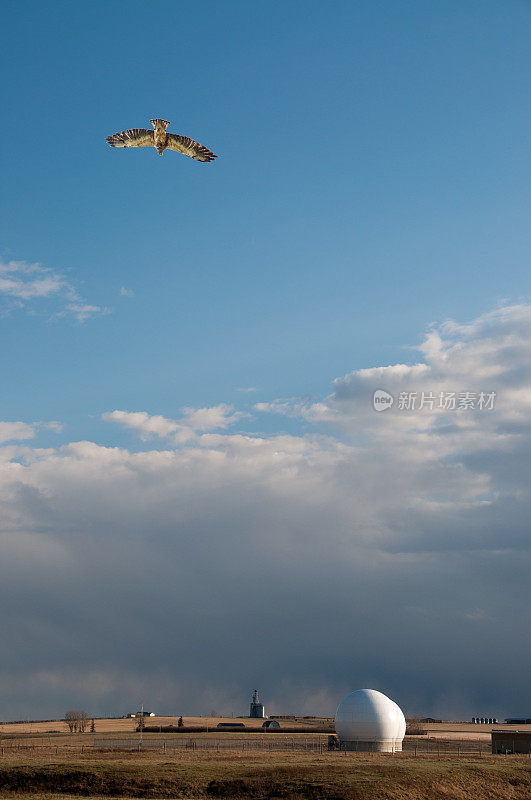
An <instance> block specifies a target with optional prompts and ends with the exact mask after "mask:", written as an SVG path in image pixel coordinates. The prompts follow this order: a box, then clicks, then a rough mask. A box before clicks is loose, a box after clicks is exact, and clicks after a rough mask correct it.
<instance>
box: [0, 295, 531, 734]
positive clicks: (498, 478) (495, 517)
mask: <svg viewBox="0 0 531 800" xmlns="http://www.w3.org/2000/svg"><path fill="white" fill-rule="evenodd" d="M530 317H531V309H529V308H526V307H514V308H513V309H512V310H511V309H504V310H499V311H497V312H493V314H491V315H486V316H485V317H483V318H480V319H479V320H476V321H475V322H474V323H472V324H471V325H469V326H457V325H451V324H448V325H447V326H446V327H444V326H443V328H442V329H441V330H439V331H431V332H430V334H429V336H428V337H427V339H426V341H425V342H424V344H423V345H422V353H423V358H424V362H423V363H422V364H421V365H419V366H417V367H413V368H412V367H408V366H407V365H399V366H393V367H384V368H375V369H374V370H363V371H361V372H357V373H353V374H351V375H349V376H347V377H346V378H343V379H339V380H337V381H335V384H334V392H333V394H332V395H331V396H330V397H329V398H328V399H327V400H326V401H323V402H322V403H319V404H313V405H312V404H311V403H309V402H307V401H304V402H301V403H298V404H293V403H290V402H287V401H282V403H276V404H275V403H272V404H266V403H261V404H260V409H259V410H260V411H267V410H271V411H275V412H276V413H279V412H280V413H286V414H298V415H300V416H303V417H305V418H306V419H308V420H310V421H315V422H318V423H319V425H320V427H321V428H322V425H323V424H329V425H331V426H333V429H335V430H339V431H340V432H341V438H336V437H335V436H332V435H331V436H328V437H326V436H322V435H321V436H315V437H314V436H310V435H305V436H288V435H282V436H276V437H271V438H269V439H263V438H259V437H257V436H252V435H249V436H242V435H235V434H230V433H228V432H227V431H226V430H225V429H226V428H227V427H228V425H230V424H231V422H232V421H234V420H235V419H238V418H240V415H239V414H238V413H237V412H235V411H234V410H233V409H230V408H229V407H227V406H223V405H220V406H216V407H214V408H213V409H196V410H191V409H188V410H187V411H186V414H185V416H184V417H183V419H181V420H177V421H174V420H165V419H164V418H162V417H152V416H150V415H149V414H148V413H146V412H136V413H130V412H118V411H114V412H112V413H109V414H108V415H106V418H107V419H108V420H109V421H110V422H111V423H119V424H122V425H125V426H127V427H129V428H130V429H133V430H135V431H136V432H137V433H138V435H139V436H140V437H141V438H144V439H146V438H150V437H151V438H153V439H155V440H157V441H159V442H160V440H161V439H162V440H164V439H165V440H166V441H167V442H171V447H170V448H169V449H167V450H157V449H153V450H151V451H148V452H132V451H129V450H124V449H118V448H111V447H102V446H99V445H96V444H94V443H92V442H77V443H71V444H69V445H66V446H65V447H62V448H58V449H56V450H38V449H37V448H35V447H29V446H28V445H27V444H22V445H20V446H9V447H5V448H4V450H3V451H2V452H3V460H2V461H1V462H0V491H1V499H2V502H3V509H4V514H3V517H2V519H3V525H2V528H1V531H0V541H1V544H2V551H3V558H2V560H1V562H0V578H1V580H0V599H1V602H2V607H3V608H4V609H9V613H8V614H4V617H3V622H4V641H6V642H9V643H10V646H9V648H7V649H6V652H5V655H4V659H3V664H2V669H1V671H0V686H1V687H2V689H3V694H4V698H5V702H4V707H3V712H2V713H3V717H4V718H13V717H16V718H22V717H25V716H27V715H30V716H35V717H39V716H48V715H56V714H61V713H63V712H64V711H65V710H66V709H67V707H72V706H75V707H79V706H84V707H86V708H87V710H89V711H90V712H91V713H105V712H106V713H111V712H114V711H119V712H123V713H125V712H126V711H128V710H130V709H131V708H134V707H135V706H136V705H137V703H138V702H141V701H143V702H144V703H145V704H146V705H148V706H150V707H154V708H155V709H156V710H157V711H159V712H164V711H167V712H178V713H183V714H185V715H186V714H191V713H200V712H203V713H205V712H209V711H210V709H211V708H216V710H218V711H219V712H224V711H225V712H230V711H234V712H241V711H245V708H246V704H247V701H248V694H249V691H250V690H251V689H253V688H254V686H255V685H258V686H259V687H260V688H261V689H262V691H263V693H264V695H265V697H266V699H267V704H268V710H270V711H273V710H276V711H279V712H280V711H286V712H289V711H293V712H304V713H327V714H331V713H333V711H334V708H335V704H336V703H337V702H338V701H339V700H340V699H341V698H342V696H343V694H344V693H346V692H347V691H349V690H351V689H353V688H357V687H360V686H364V685H365V686H367V685H368V686H373V687H374V688H377V689H381V690H382V691H384V692H386V694H390V695H391V696H392V697H393V698H394V699H396V700H397V702H399V703H400V704H401V705H402V706H403V707H404V709H405V710H406V711H410V712H413V713H414V712H419V713H426V714H429V713H433V714H445V715H447V714H458V715H465V716H466V715H469V714H472V713H480V712H482V710H483V709H486V710H487V711H488V713H489V714H497V715H498V716H500V717H503V716H504V715H505V714H510V713H519V712H520V711H521V708H520V706H521V703H522V697H524V696H525V692H526V691H527V676H526V675H525V674H524V671H523V670H521V669H520V668H519V667H518V664H519V663H526V660H527V662H528V661H529V655H530V653H529V643H528V639H527V637H526V636H525V631H526V630H527V629H528V626H529V607H530V604H529V596H528V591H529V589H528V584H529V581H528V579H527V576H528V574H529V566H530V564H529V560H530V559H529V546H528V536H527V530H528V526H527V520H528V519H529V511H530V508H529V506H530V495H529V488H528V479H527V475H528V473H529V463H528V453H529V437H530V427H529V412H530V410H531V391H530V389H529V387H528V386H526V385H525V383H523V382H522V380H521V375H522V370H525V369H526V365H527V364H528V363H529V361H530V360H531V359H530V355H531V337H530V336H529V327H528V320H529V318H530ZM508 339H510V341H511V349H510V359H512V361H508V359H509V355H508V353H509V351H508V348H507V340H508ZM501 353H503V359H502V358H501V356H500V354H501ZM519 365H520V366H521V369H519ZM463 376H466V378H467V385H466V386H463V385H461V381H462V379H463ZM442 386H454V387H455V390H456V391H460V390H461V389H465V388H467V389H468V388H476V387H477V388H478V390H479V389H480V388H485V389H487V388H488V389H491V390H492V391H496V392H497V394H498V397H499V400H500V402H499V404H498V405H497V406H496V408H495V410H493V411H491V412H481V413H480V412H473V411H467V412H463V413H455V414H453V415H450V414H448V415H446V416H444V415H442V414H437V413H433V414H429V413H428V414H423V415H422V414H420V413H417V414H414V413H413V414H409V415H407V414H406V413H405V412H404V413H401V412H398V411H396V409H393V410H392V411H390V412H383V413H379V414H377V413H375V412H374V411H373V410H372V408H371V406H370V397H371V394H372V391H373V390H374V389H376V388H386V389H387V390H388V391H390V392H393V393H396V392H397V391H403V390H408V391H413V390H415V391H419V392H420V391H422V390H423V389H426V390H435V389H439V387H442ZM240 424H241V423H240ZM216 430H217V431H219V430H221V431H222V432H217V433H216V432H214V431H216ZM360 430H362V431H363V445H360V444H359V439H360V437H359V432H360ZM209 431H210V432H209ZM349 442H350V443H349ZM353 442H355V444H353ZM526 626H527V627H526ZM507 653H510V654H511V658H510V661H509V663H508V661H507Z"/></svg>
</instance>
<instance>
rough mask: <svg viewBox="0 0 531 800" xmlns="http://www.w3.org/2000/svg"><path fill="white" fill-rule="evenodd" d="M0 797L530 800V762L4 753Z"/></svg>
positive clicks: (57, 749)
mask: <svg viewBox="0 0 531 800" xmlns="http://www.w3.org/2000/svg"><path fill="white" fill-rule="evenodd" d="M0 796H2V797H10V798H16V799H17V800H26V799H27V798H32V800H55V798H62V800H68V799H70V800H73V799H74V798H76V800H79V799H80V798H81V797H92V798H107V800H108V798H110V797H120V798H123V799H124V800H126V798H139V797H148V798H161V799H162V798H170V797H172V798H187V799H188V800H192V798H196V799H197V800H199V799H201V800H202V799H203V798H210V799H212V798H228V799H229V798H234V800H238V799H239V800H247V798H249V800H274V798H280V799H282V798H292V799H293V800H530V798H531V759H530V758H529V757H525V756H490V755H487V756H485V755H484V756H481V757H480V756H475V757H470V756H461V757H457V756H442V757H440V758H436V757H434V756H417V757H415V756H413V755H411V754H406V753H402V754H395V755H383V754H368V753H328V752H325V753H323V754H322V755H319V754H318V753H301V752H281V753H279V752H266V751H261V750H257V751H254V752H242V751H233V752H229V753H223V752H215V751H201V750H197V751H183V750H180V751H168V752H166V753H161V752H160V751H157V752H148V751H142V752H133V751H125V752H124V751H121V752H111V751H97V750H94V749H93V748H92V747H86V748H85V749H84V752H80V751H79V750H78V751H75V752H72V751H68V750H67V748H66V747H63V746H60V745H57V746H53V747H44V746H42V747H39V748H36V749H35V750H33V751H32V750H30V749H26V747H25V748H24V749H16V748H12V747H5V748H4V754H3V755H2V756H1V759H0Z"/></svg>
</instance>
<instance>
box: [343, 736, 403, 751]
mask: <svg viewBox="0 0 531 800" xmlns="http://www.w3.org/2000/svg"><path fill="white" fill-rule="evenodd" d="M339 749H340V750H357V751H358V752H360V753H401V752H402V742H401V741H400V742H393V741H382V742H363V741H361V740H357V739H356V740H354V741H342V742H340V745H339Z"/></svg>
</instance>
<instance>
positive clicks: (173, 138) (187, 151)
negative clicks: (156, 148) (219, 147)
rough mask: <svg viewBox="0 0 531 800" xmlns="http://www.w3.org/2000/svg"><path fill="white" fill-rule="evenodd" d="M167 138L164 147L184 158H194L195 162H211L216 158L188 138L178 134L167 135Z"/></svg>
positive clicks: (206, 149) (209, 151)
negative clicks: (180, 154)
mask: <svg viewBox="0 0 531 800" xmlns="http://www.w3.org/2000/svg"><path fill="white" fill-rule="evenodd" d="M167 136H168V138H167V140H166V147H168V148H169V149H170V150H176V151H177V153H182V154H183V155H184V156H189V157H190V158H195V160H196V161H213V160H214V159H215V158H217V156H215V155H214V153H213V152H212V151H211V150H209V149H208V147H204V146H203V145H202V144H199V142H194V140H193V139H190V138H189V137H188V136H179V134H178V133H168V134H167Z"/></svg>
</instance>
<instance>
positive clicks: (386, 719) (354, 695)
mask: <svg viewBox="0 0 531 800" xmlns="http://www.w3.org/2000/svg"><path fill="white" fill-rule="evenodd" d="M335 723H336V733H337V735H338V736H339V739H340V742H341V746H342V747H344V748H345V749H347V750H377V751H379V752H384V753H394V752H397V751H400V750H402V739H403V738H404V735H405V733H406V720H405V717H404V715H403V713H402V710H401V709H400V707H399V706H397V704H396V703H395V702H393V700H391V699H390V698H389V697H387V696H386V695H385V694H382V692H377V691H376V689H358V690H357V691H355V692H351V693H350V694H349V695H347V696H346V697H345V699H344V700H343V701H342V702H341V703H340V704H339V706H338V708H337V711H336V716H335Z"/></svg>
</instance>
